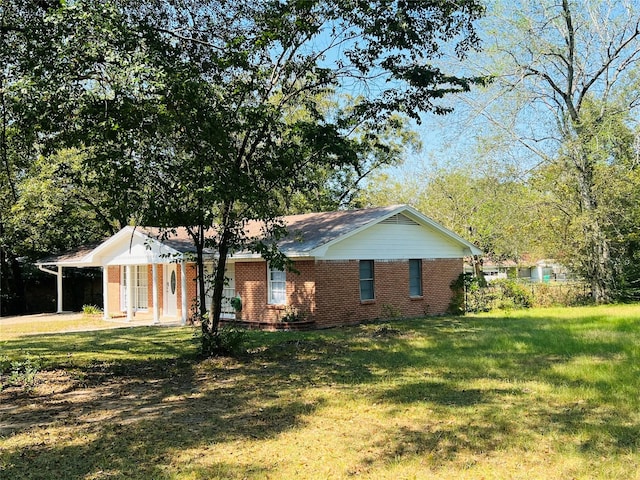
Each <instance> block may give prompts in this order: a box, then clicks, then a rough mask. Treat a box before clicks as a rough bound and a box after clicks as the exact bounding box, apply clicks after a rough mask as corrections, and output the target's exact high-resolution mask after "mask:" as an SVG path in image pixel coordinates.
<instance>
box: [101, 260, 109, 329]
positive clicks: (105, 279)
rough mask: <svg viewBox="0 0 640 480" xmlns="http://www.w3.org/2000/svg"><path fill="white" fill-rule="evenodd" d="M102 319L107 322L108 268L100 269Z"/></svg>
mask: <svg viewBox="0 0 640 480" xmlns="http://www.w3.org/2000/svg"><path fill="white" fill-rule="evenodd" d="M102 304H103V305H102V318H104V319H105V320H109V267H108V266H106V265H105V266H104V267H102Z"/></svg>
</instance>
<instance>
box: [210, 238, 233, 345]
mask: <svg viewBox="0 0 640 480" xmlns="http://www.w3.org/2000/svg"><path fill="white" fill-rule="evenodd" d="M230 240H231V235H230V233H229V230H228V229H227V227H226V226H223V227H222V232H221V234H220V243H219V244H218V255H219V258H218V264H217V265H216V270H215V275H214V278H213V298H212V300H211V303H212V305H211V314H210V315H211V331H212V333H213V334H217V333H218V328H219V325H220V317H221V316H222V298H223V293H224V283H225V276H224V274H225V270H226V266H227V255H228V254H229V242H230Z"/></svg>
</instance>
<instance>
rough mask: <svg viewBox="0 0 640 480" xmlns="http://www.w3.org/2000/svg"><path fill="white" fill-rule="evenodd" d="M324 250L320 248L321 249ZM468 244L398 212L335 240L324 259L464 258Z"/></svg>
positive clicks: (325, 253) (321, 256)
mask: <svg viewBox="0 0 640 480" xmlns="http://www.w3.org/2000/svg"><path fill="white" fill-rule="evenodd" d="M319 253H320V252H319ZM467 254H468V253H467V252H465V247H464V246H463V245H460V244H459V243H457V242H455V241H454V240H453V239H451V238H449V237H447V236H446V235H444V234H443V233H441V232H439V231H438V230H436V229H435V228H433V227H431V226H425V225H421V224H418V223H416V222H415V221H413V220H412V219H410V218H408V217H406V216H404V215H402V214H398V215H395V216H393V217H390V218H388V219H386V220H383V221H382V222H380V223H377V224H375V225H372V226H371V227H369V228H365V229H364V230H362V231H360V232H358V233H356V234H354V235H351V236H349V237H347V238H345V239H344V240H341V241H338V242H336V243H334V244H331V245H330V246H329V247H328V248H327V249H326V251H325V252H324V254H320V255H318V256H317V257H318V258H322V259H323V260H349V259H354V260H363V259H366V260H395V259H408V258H461V257H464V256H465V255H467Z"/></svg>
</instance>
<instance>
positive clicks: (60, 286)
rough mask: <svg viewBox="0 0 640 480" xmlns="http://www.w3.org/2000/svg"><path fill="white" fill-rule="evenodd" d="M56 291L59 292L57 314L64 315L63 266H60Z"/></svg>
mask: <svg viewBox="0 0 640 480" xmlns="http://www.w3.org/2000/svg"><path fill="white" fill-rule="evenodd" d="M56 280H57V282H56V290H57V292H58V310H57V313H62V312H63V310H62V265H58V273H57V275H56Z"/></svg>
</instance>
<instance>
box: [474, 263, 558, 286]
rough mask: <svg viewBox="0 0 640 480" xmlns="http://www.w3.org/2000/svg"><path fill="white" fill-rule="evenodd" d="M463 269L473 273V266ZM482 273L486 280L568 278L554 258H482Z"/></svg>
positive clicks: (549, 279) (551, 279)
mask: <svg viewBox="0 0 640 480" xmlns="http://www.w3.org/2000/svg"><path fill="white" fill-rule="evenodd" d="M464 271H465V273H473V267H472V266H471V265H468V264H467V265H465V267H464ZM482 273H483V274H484V278H485V280H487V281H488V282H491V281H493V280H500V279H506V278H519V279H521V280H529V281H531V282H549V281H564V280H568V279H569V278H570V274H569V272H568V270H567V268H566V267H565V266H564V265H561V264H559V263H558V262H556V261H554V260H538V261H536V262H533V261H527V260H523V261H521V262H520V263H516V262H514V261H513V260H503V261H492V260H490V259H484V260H483V262H482Z"/></svg>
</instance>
